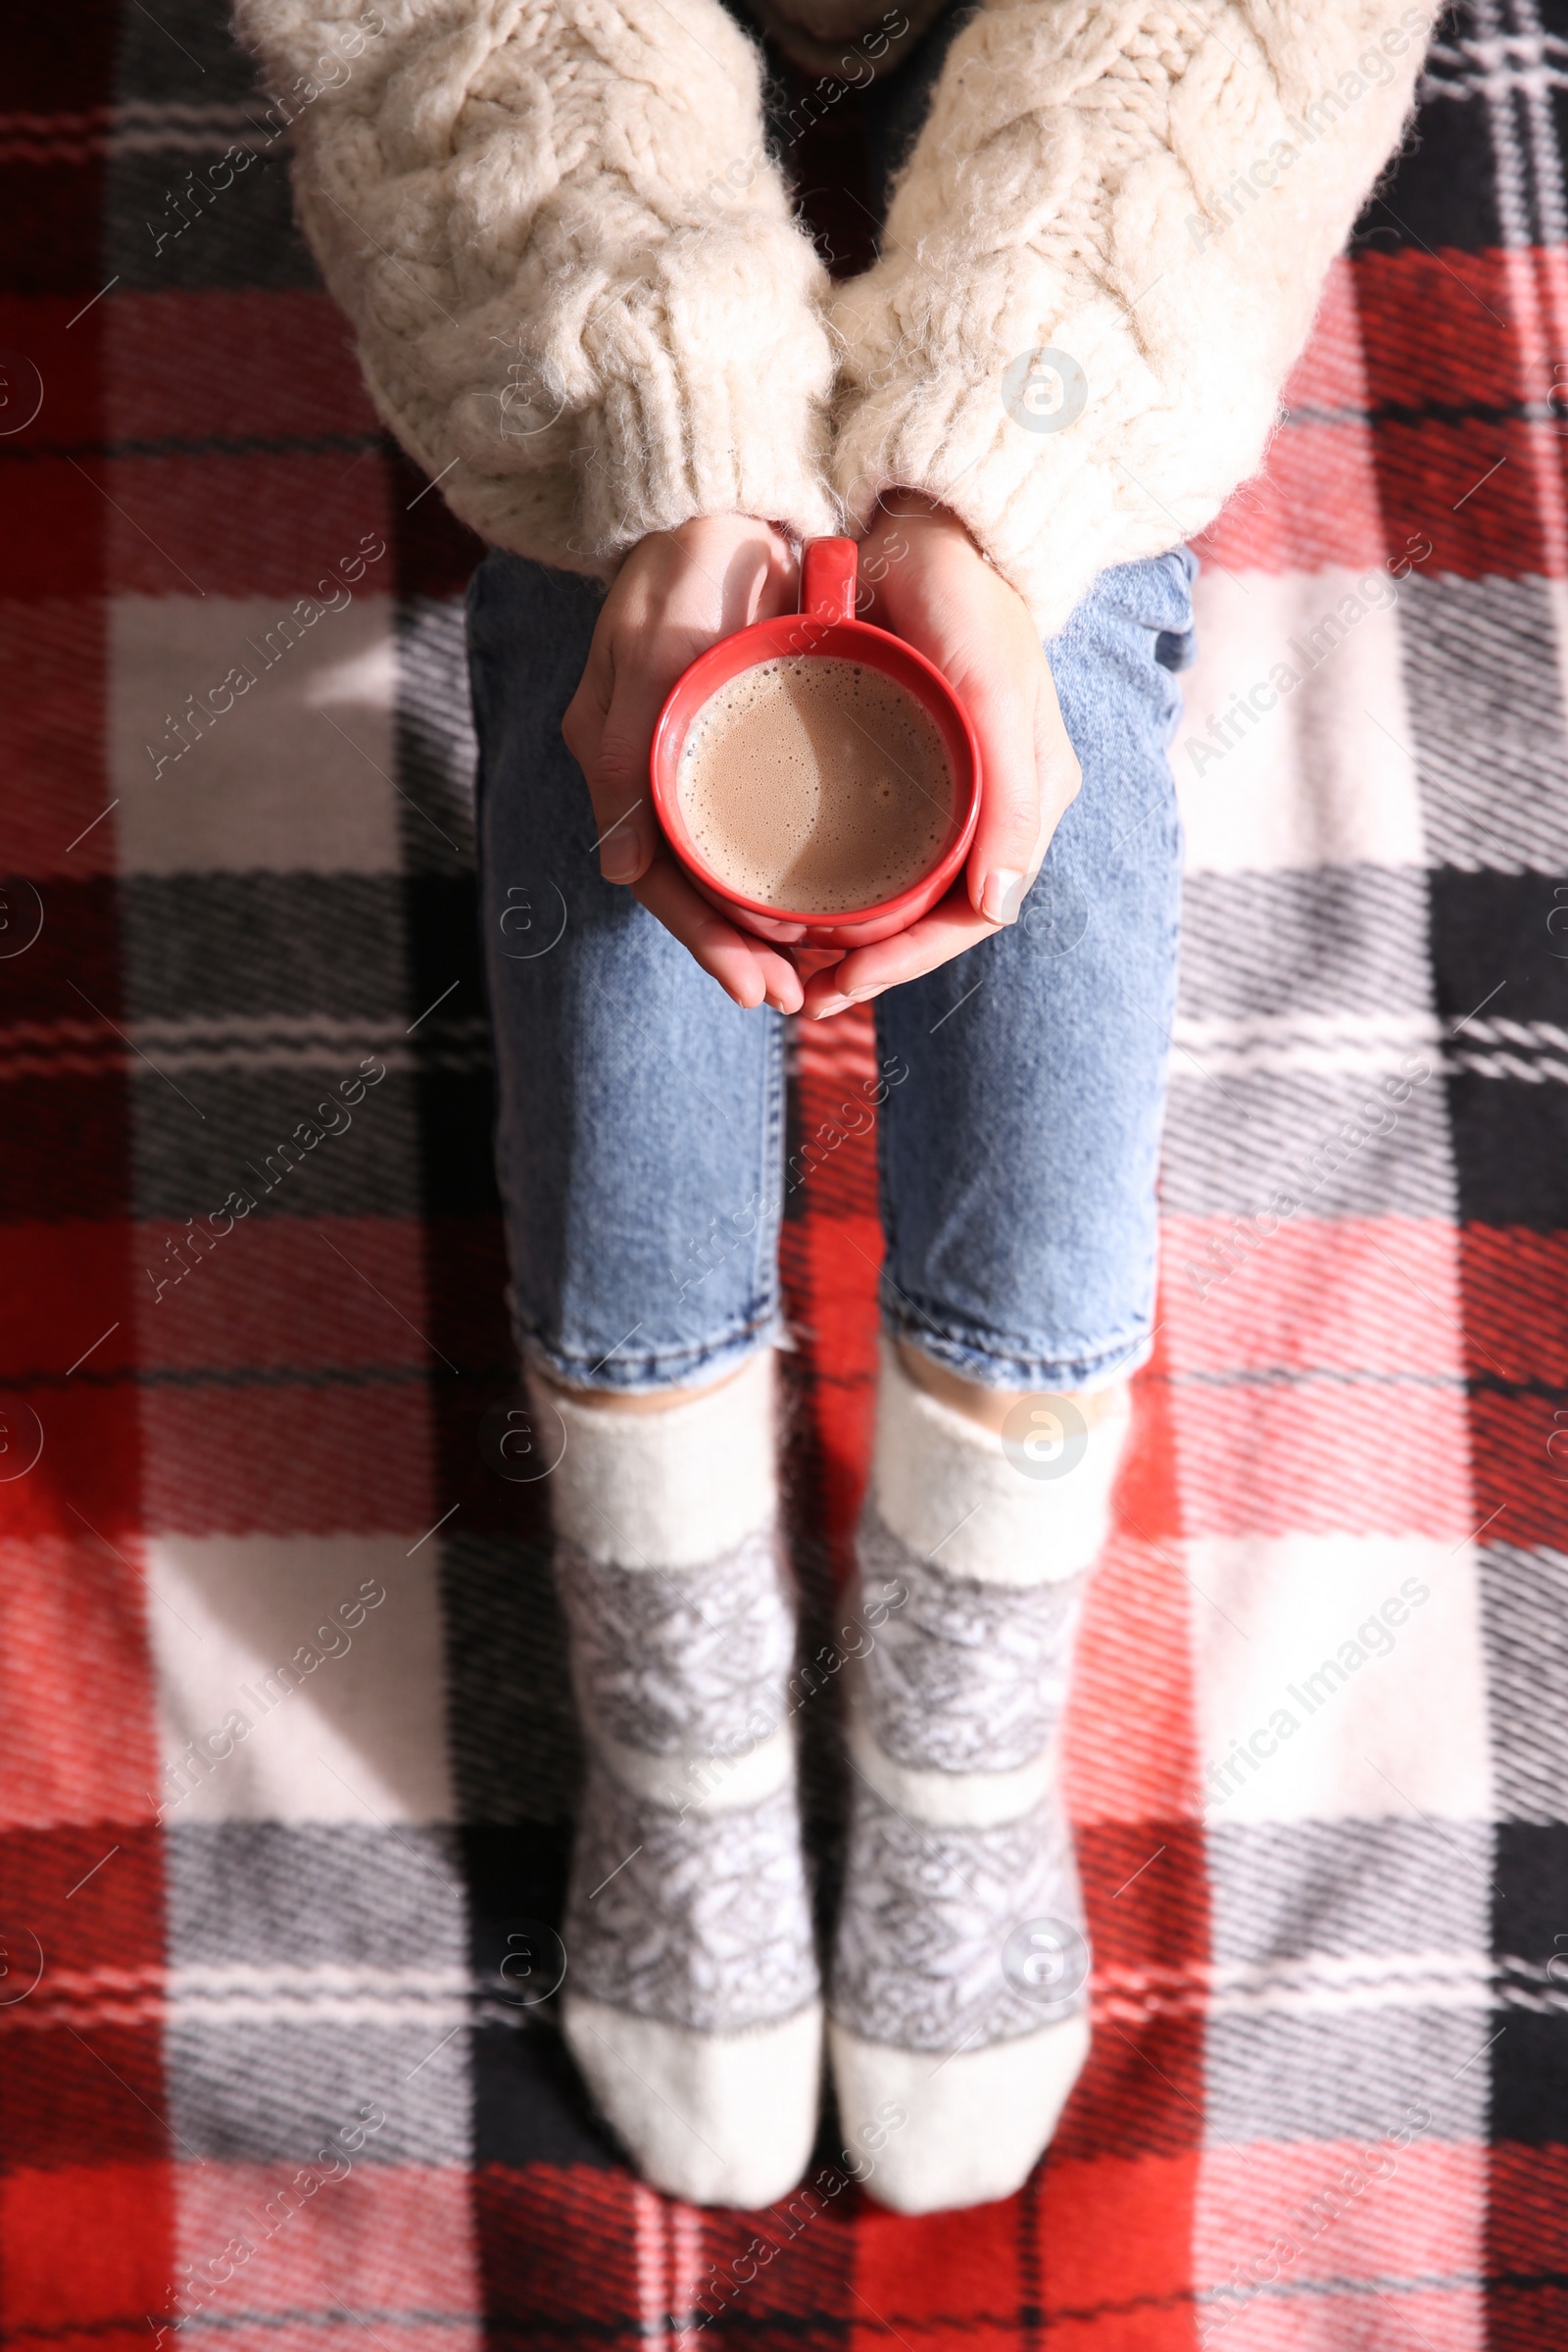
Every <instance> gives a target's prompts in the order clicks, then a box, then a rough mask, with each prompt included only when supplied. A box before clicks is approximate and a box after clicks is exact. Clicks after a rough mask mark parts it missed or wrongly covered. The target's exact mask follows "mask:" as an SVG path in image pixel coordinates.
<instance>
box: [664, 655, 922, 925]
mask: <svg viewBox="0 0 1568 2352" xmlns="http://www.w3.org/2000/svg"><path fill="white" fill-rule="evenodd" d="M676 789H677V792H678V795H679V801H680V809H681V813H682V815H683V816H684V818H685V820H686V824H687V826H688V828H689V830H690V832H691V837H692V843H693V846H694V847H695V849H696V851H697V853H698V856H699V857H700V858H702V860H703V862H704V864H705V865H707V866H708V867H709V869H710V870H711V873H712V874H713V876H714V877H715V879H716V880H717V881H719V882H721V883H722V884H723V886H724V887H725V889H726V890H731V891H735V892H736V893H738V894H739V895H740V896H741V897H743V898H748V899H757V900H760V901H761V903H762V904H763V905H764V906H766V907H778V908H780V909H781V910H783V911H788V912H791V913H796V914H838V913H850V912H853V911H856V910H858V909H859V908H860V907H875V906H879V905H881V904H882V903H883V902H884V901H885V900H888V899H894V898H897V897H898V896H899V895H900V893H901V892H903V891H906V890H908V889H909V888H911V887H912V885H913V884H914V883H916V882H918V881H919V879H920V877H921V876H922V875H923V874H926V873H929V872H930V870H931V868H932V866H934V865H935V864H936V862H937V860H938V859H939V858H941V856H942V853H943V851H944V850H945V849H946V848H947V846H948V843H949V842H950V840H951V839H952V837H953V833H954V829H955V825H956V791H955V787H954V776H953V769H952V766H951V764H950V762H949V760H948V755H947V751H946V748H945V746H944V744H943V740H942V735H941V732H940V730H939V729H938V727H937V724H936V721H935V720H934V719H933V718H932V717H931V716H930V715H929V713H928V712H927V711H924V710H923V709H922V708H921V706H920V704H919V703H917V702H916V701H915V699H914V697H913V695H911V694H909V693H908V692H907V690H906V689H905V688H904V687H903V686H901V685H900V684H899V683H898V682H897V680H896V679H894V678H890V677H887V676H885V675H884V673H883V672H882V671H881V670H878V669H873V668H871V667H869V666H868V665H866V664H864V663H862V662H842V661H837V660H834V659H833V658H831V657H829V656H827V655H802V656H796V657H786V658H784V659H781V660H777V661H772V662H758V663H757V665H756V666H755V667H754V668H752V669H743V670H742V671H741V672H740V673H739V675H738V676H736V677H733V678H731V679H730V680H729V681H728V683H727V684H726V685H723V686H721V687H719V689H718V691H717V693H716V694H713V695H711V697H710V698H709V700H708V701H707V702H706V703H705V704H704V705H703V707H702V709H701V711H699V712H698V713H697V716H696V717H695V719H694V720H693V721H692V724H691V727H690V730H689V731H688V733H687V736H686V741H685V743H684V745H683V747H682V750H681V756H680V765H679V769H678V771H677V783H676Z"/></svg>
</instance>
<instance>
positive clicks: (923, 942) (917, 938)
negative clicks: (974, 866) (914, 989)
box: [803, 885, 1001, 1020]
mask: <svg viewBox="0 0 1568 2352" xmlns="http://www.w3.org/2000/svg"><path fill="white" fill-rule="evenodd" d="M1000 927H1001V926H1000V925H998V924H996V923H990V922H987V921H986V919H985V917H984V916H983V915H978V914H976V913H975V911H974V909H973V907H971V906H970V905H969V901H968V898H967V895H966V893H965V892H964V890H963V888H962V887H961V885H956V886H955V888H954V889H952V890H950V891H949V893H948V895H947V897H946V898H945V899H944V900H943V901H942V903H941V905H940V906H938V907H933V908H932V910H931V912H930V913H929V914H927V915H924V916H922V917H921V919H920V921H919V922H917V923H911V924H910V926H909V928H908V930H907V931H898V932H895V933H894V935H893V937H892V938H891V939H879V940H877V941H876V942H875V943H874V945H873V946H871V947H868V948H855V949H852V951H851V952H850V954H849V955H848V956H845V958H844V960H843V962H842V963H840V964H837V965H836V966H835V967H834V969H833V970H832V971H829V972H819V973H813V974H812V976H811V978H810V979H809V980H808V981H807V984H806V1002H805V1005H804V1007H803V1009H804V1011H805V1013H806V1016H807V1018H808V1019H809V1020H823V1019H826V1018H830V1017H831V1016H832V1014H834V1013H835V1012H842V1011H843V1009H844V1007H845V1005H850V1004H860V1005H863V1004H866V1003H868V1002H869V1001H870V999H871V998H872V997H879V996H880V995H881V994H882V991H883V990H884V989H885V988H897V987H899V986H901V985H902V983H903V982H905V981H906V980H918V979H919V978H920V977H921V975H922V974H923V973H925V972H934V971H935V970H936V969H937V967H938V965H940V964H944V963H951V962H952V960H953V958H954V956H961V955H963V954H964V953H965V951H966V950H967V949H969V948H973V947H978V946H979V944H980V942H981V940H983V939H992V938H994V937H995V935H996V933H997V931H998V930H999V928H1000Z"/></svg>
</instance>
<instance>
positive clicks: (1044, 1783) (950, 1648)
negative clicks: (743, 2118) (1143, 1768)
mask: <svg viewBox="0 0 1568 2352" xmlns="http://www.w3.org/2000/svg"><path fill="white" fill-rule="evenodd" d="M1125 1427H1126V1418H1125V1414H1124V1413H1118V1414H1112V1415H1110V1416H1108V1417H1107V1418H1106V1419H1104V1420H1103V1421H1101V1422H1099V1423H1097V1424H1096V1425H1095V1426H1094V1427H1093V1428H1091V1429H1090V1430H1089V1431H1087V1433H1080V1436H1079V1439H1078V1440H1077V1441H1076V1443H1075V1444H1073V1445H1072V1446H1069V1447H1068V1448H1067V1449H1065V1450H1064V1451H1063V1452H1061V1453H1059V1454H1058V1455H1057V1456H1056V1457H1055V1460H1056V1461H1059V1462H1063V1463H1065V1464H1066V1467H1065V1468H1064V1469H1063V1470H1062V1471H1061V1472H1060V1474H1059V1475H1046V1476H1039V1475H1035V1472H1036V1471H1037V1469H1039V1468H1042V1467H1043V1468H1044V1469H1045V1470H1046V1471H1048V1472H1050V1471H1051V1470H1052V1469H1053V1468H1054V1462H1053V1461H1052V1460H1049V1459H1048V1460H1047V1462H1046V1463H1044V1464H1043V1465H1040V1464H1036V1463H1035V1462H1034V1461H1033V1459H1032V1458H1031V1456H1030V1455H1029V1454H1028V1453H1027V1452H1025V1453H1023V1454H1021V1455H1020V1454H1019V1452H1018V1449H1016V1448H1013V1449H1011V1451H1009V1450H1008V1449H1005V1447H1004V1446H1003V1444H1002V1441H1001V1440H1000V1439H998V1438H996V1437H994V1436H992V1435H991V1434H990V1433H989V1432H987V1431H985V1430H982V1429H980V1428H979V1427H977V1426H976V1425H975V1424H974V1423H972V1422H970V1421H969V1420H967V1419H966V1418H965V1416H963V1415H962V1414H959V1413H957V1412H955V1411H954V1410H953V1409H952V1408H951V1407H949V1406H947V1405H945V1404H941V1403H939V1402H938V1401H937V1400H936V1399H935V1398H934V1397H928V1396H927V1395H926V1394H925V1393H924V1391H923V1390H921V1389H918V1388H917V1387H916V1386H915V1385H914V1384H913V1382H911V1381H910V1380H909V1378H908V1377H907V1374H906V1373H905V1371H904V1370H903V1367H902V1366H901V1365H900V1363H899V1361H898V1358H897V1356H896V1354H895V1353H894V1352H893V1350H892V1349H891V1348H886V1349H885V1350H884V1356H883V1372H882V1385H881V1390H880V1393H879V1398H878V1417H877V1443H876V1453H875V1460H874V1464H873V1470H872V1479H871V1489H870V1493H869V1494H868V1495H867V1498H866V1506H865V1511H864V1515H863V1517H862V1520H861V1524H860V1530H859V1536H858V1550H859V1572H860V1583H861V1588H862V1591H863V1593H864V1595H865V1598H866V1599H867V1601H870V1602H874V1601H875V1600H876V1599H877V1598H879V1597H881V1596H883V1595H884V1594H887V1593H891V1592H892V1591H894V1590H895V1589H896V1588H897V1587H899V1586H902V1587H903V1588H904V1589H905V1591H906V1593H907V1599H906V1600H905V1601H904V1602H903V1603H902V1605H900V1606H898V1607H897V1608H895V1609H893V1610H891V1611H890V1612H889V1614H888V1616H887V1618H886V1620H885V1622H884V1623H883V1625H882V1626H881V1628H880V1630H879V1631H878V1633H877V1636H876V1641H875V1644H874V1646H873V1647H872V1648H870V1649H869V1650H868V1651H867V1652H866V1653H865V1654H864V1655H863V1657H862V1658H861V1659H860V1660H859V1661H858V1668H857V1672H856V1676H855V1680H854V1681H853V1683H852V1685H851V1689H850V1705H849V1715H848V1741H849V1758H850V1763H851V1767H852V1773H851V1783H852V1797H851V1817H850V1835H849V1845H848V1853H847V1858H846V1869H845V1887H844V1898H843V1905H842V1909H841V1912H840V1918H839V1926H838V1936H837V1942H836V1947H835V1952H834V1963H833V1981H832V1990H831V1998H830V2003H829V2007H830V2023H829V2026H828V2042H829V2049H830V2053H831V2057H832V2063H833V2072H834V2080H835V2082H836V2084H837V2088H838V2096H839V2106H840V2111H841V2117H842V2121H843V2125H844V2130H845V2135H846V2141H847V2144H853V2143H854V2140H855V2137H856V2135H857V2133H858V2131H860V2130H861V2128H862V2125H863V2126H865V2127H866V2128H867V2129H870V2128H873V2127H874V2123H875V2119H876V2118H877V2115H878V2113H879V2111H880V2110H882V2109H883V2108H884V2106H885V2104H886V2102H888V2101H890V2100H891V2101H893V2102H896V2103H897V2104H898V2105H899V2106H901V2107H903V2108H904V2109H905V2110H906V2111H907V2117H908V2121H907V2124H906V2125H905V2126H904V2127H903V2128H902V2129H901V2130H899V2131H897V2132H895V2133H894V2134H892V2135H891V2136H888V2137H887V2141H886V2145H885V2147H883V2148H882V2150H881V2153H880V2154H879V2155H878V2157H877V2160H876V2168H875V2171H874V2173H873V2174H872V2175H871V2177H870V2178H869V2180H867V2183H866V2185H867V2187H868V2189H869V2191H870V2193H871V2195H873V2196H874V2197H877V2198H878V2199H880V2200H881V2202H882V2203H884V2204H887V2205H891V2206H894V2207H895V2208H897V2209H898V2210H899V2211H901V2212H905V2213H927V2212H933V2211H937V2210H939V2209H942V2208H944V2207H949V2206H962V2205H974V2204H980V2203H983V2202H985V2201H987V2200H989V2199H991V2198H995V2197H1003V2196H1009V2195H1011V2194H1012V2192H1013V2191H1014V2190H1015V2189H1017V2188H1018V2187H1020V2186H1021V2185H1022V2183H1023V2181H1024V2180H1026V2179H1027V2177H1028V2175H1029V2172H1030V2170H1031V2169H1032V2167H1033V2165H1034V2164H1035V2162H1036V2160H1037V2159H1038V2158H1039V2156H1040V2155H1041V2153H1042V2151H1043V2150H1044V2148H1045V2147H1046V2145H1047V2143H1048V2142H1049V2140H1050V2138H1051V2134H1052V2132H1053V2131H1054V2129H1055V2124H1056V2119H1057V2117H1058V2115H1059V2114H1060V2111H1061V2108H1062V2105H1063V2103H1064V2101H1065V2099H1066V2096H1067V2093H1068V2091H1069V2090H1070V2089H1071V2087H1072V2084H1073V2082H1074V2081H1075V2079H1076V2077H1077V2075H1078V2072H1079V2069H1080V2068H1081V2066H1082V2064H1083V2061H1084V2057H1085V2055H1086V2053H1087V2051H1088V2047H1089V2027H1088V2015H1087V2010H1088V1982H1087V1979H1088V1966H1089V1952H1088V1941H1087V1936H1086V1934H1085V1928H1084V1913H1083V1899H1082V1895H1081V1892H1080V1889H1079V1884H1078V1873H1077V1869H1076V1866H1075V1863H1074V1859H1073V1851H1072V1839H1071V1835H1070V1832H1069V1829H1068V1824H1067V1818H1066V1814H1065V1811H1064V1809H1063V1806H1062V1803H1061V1798H1060V1793H1059V1790H1058V1787H1057V1774H1056V1767H1057V1754H1058V1747H1059V1741H1058V1739H1057V1732H1058V1727H1059V1722H1060V1716H1061V1709H1062V1705H1063V1702H1064V1699H1065V1695H1066V1685H1067V1676H1068V1671H1069V1666H1070V1661H1071V1652H1072V1642H1073V1636H1074V1632H1075V1630H1076V1624H1077V1618H1078V1613H1079V1608H1080V1605H1081V1601H1082V1595H1083V1588H1084V1585H1085V1583H1086V1581H1087V1576H1088V1571H1089V1568H1090V1566H1091V1564H1092V1562H1093V1561H1094V1559H1095V1557H1096V1555H1097V1553H1098V1552H1099V1550H1100V1548H1101V1545H1102V1544H1103V1541H1104V1537H1105V1534H1106V1531H1107V1528H1108V1523H1109V1496H1110V1487H1111V1483H1112V1480H1113V1478H1114V1474H1115V1469H1116V1463H1117V1460H1118V1458H1119V1455H1120V1450H1121V1445H1122V1439H1123V1435H1124V1432H1125ZM1069 1455H1071V1456H1072V1457H1073V1458H1071V1459H1069V1458H1068V1457H1069ZM1020 1465H1021V1466H1020Z"/></svg>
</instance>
